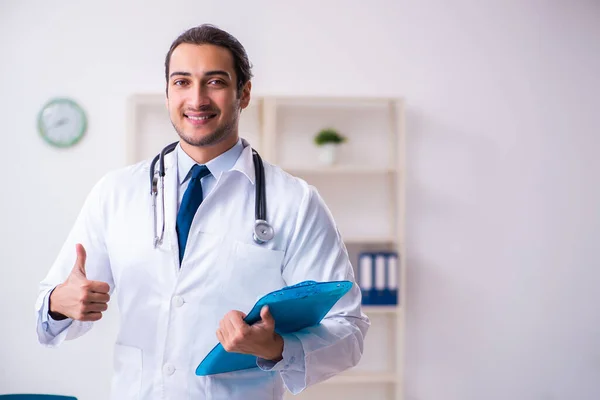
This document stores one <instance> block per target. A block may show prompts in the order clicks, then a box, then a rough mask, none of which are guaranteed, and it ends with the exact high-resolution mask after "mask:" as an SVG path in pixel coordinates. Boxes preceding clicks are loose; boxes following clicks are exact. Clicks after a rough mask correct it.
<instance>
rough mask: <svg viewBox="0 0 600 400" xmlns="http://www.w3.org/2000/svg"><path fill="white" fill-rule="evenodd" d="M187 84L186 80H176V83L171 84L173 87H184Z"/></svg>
mask: <svg viewBox="0 0 600 400" xmlns="http://www.w3.org/2000/svg"><path fill="white" fill-rule="evenodd" d="M186 84H187V80H185V79H177V80H176V81H174V82H173V85H175V86H184V85H186Z"/></svg>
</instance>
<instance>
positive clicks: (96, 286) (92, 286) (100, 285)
mask: <svg viewBox="0 0 600 400" xmlns="http://www.w3.org/2000/svg"><path fill="white" fill-rule="evenodd" d="M84 287H85V289H87V290H88V291H90V292H93V293H101V294H108V292H110V286H109V284H108V283H106V282H100V281H88V282H87V283H86V284H85V285H84Z"/></svg>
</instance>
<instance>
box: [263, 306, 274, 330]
mask: <svg viewBox="0 0 600 400" xmlns="http://www.w3.org/2000/svg"><path fill="white" fill-rule="evenodd" d="M260 318H261V319H262V321H261V322H262V325H263V326H264V327H265V328H269V329H271V330H273V329H275V320H274V319H273V316H272V315H271V313H270V312H269V306H264V307H263V308H261V309H260Z"/></svg>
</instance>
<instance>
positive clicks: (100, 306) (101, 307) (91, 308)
mask: <svg viewBox="0 0 600 400" xmlns="http://www.w3.org/2000/svg"><path fill="white" fill-rule="evenodd" d="M106 310H108V304H106V303H90V304H86V305H85V306H84V307H83V313H84V314H87V313H91V312H92V313H97V312H104V311H106Z"/></svg>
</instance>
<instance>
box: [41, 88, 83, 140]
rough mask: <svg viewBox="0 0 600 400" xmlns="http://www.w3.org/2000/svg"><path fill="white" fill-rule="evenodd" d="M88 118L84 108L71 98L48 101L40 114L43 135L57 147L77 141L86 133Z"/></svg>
mask: <svg viewBox="0 0 600 400" xmlns="http://www.w3.org/2000/svg"><path fill="white" fill-rule="evenodd" d="M86 128H87V118H86V115H85V112H84V111H83V109H82V108H81V107H80V106H79V105H78V104H77V103H75V102H74V101H73V100H70V99H64V98H60V99H53V100H51V101H49V102H48V103H46V104H45V105H44V107H42V110H41V111H40V114H39V116H38V129H39V131H40V134H41V135H42V137H43V138H44V139H45V140H46V141H47V142H49V143H50V144H52V145H54V146H57V147H69V146H72V145H74V144H75V143H77V142H78V141H79V140H80V139H81V138H82V137H83V134H84V133H85V130H86Z"/></svg>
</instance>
